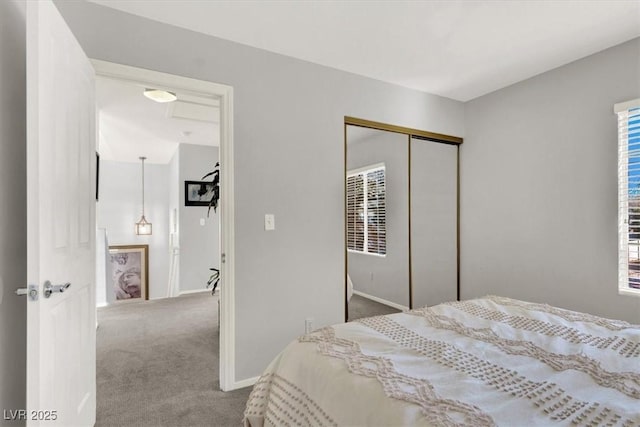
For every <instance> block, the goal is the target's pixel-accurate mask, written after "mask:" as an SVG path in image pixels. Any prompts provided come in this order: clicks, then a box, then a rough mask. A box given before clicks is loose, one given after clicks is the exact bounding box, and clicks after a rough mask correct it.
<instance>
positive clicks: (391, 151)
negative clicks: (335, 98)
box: [347, 126, 409, 307]
mask: <svg viewBox="0 0 640 427" xmlns="http://www.w3.org/2000/svg"><path fill="white" fill-rule="evenodd" d="M361 129H362V128H358V127H355V126H347V141H349V143H348V144H347V171H349V170H352V169H359V168H362V167H365V166H371V165H374V164H377V163H384V164H385V169H386V170H385V180H386V182H385V185H386V193H387V199H386V210H387V212H386V216H387V217H386V227H387V254H386V255H385V256H384V257H381V256H376V255H366V254H361V253H357V252H348V253H347V263H348V272H349V275H350V277H351V281H352V282H353V289H354V290H356V291H360V292H364V293H365V294H369V295H372V296H374V297H378V298H382V299H384V300H386V301H390V302H393V303H396V304H400V305H402V306H405V307H409V139H408V137H407V135H403V134H399V133H393V132H386V131H381V130H375V131H373V130H366V135H367V137H366V138H365V139H358V135H359V134H360V133H361ZM353 140H357V142H350V141H353Z"/></svg>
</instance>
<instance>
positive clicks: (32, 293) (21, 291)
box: [16, 285, 38, 301]
mask: <svg viewBox="0 0 640 427" xmlns="http://www.w3.org/2000/svg"><path fill="white" fill-rule="evenodd" d="M16 295H29V299H30V300H31V301H36V300H37V299H38V287H37V286H36V285H29V287H28V288H18V289H16Z"/></svg>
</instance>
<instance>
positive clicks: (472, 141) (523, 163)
mask: <svg viewBox="0 0 640 427" xmlns="http://www.w3.org/2000/svg"><path fill="white" fill-rule="evenodd" d="M638 97H640V39H635V40H632V41H630V42H627V43H624V44H622V45H619V46H617V47H613V48H611V49H608V50H605V51H603V52H601V53H598V54H595V55H593V56H589V57H587V58H584V59H581V60H579V61H576V62H573V63H571V64H568V65H566V66H563V67H561V68H558V69H555V70H552V71H549V72H547V73H544V74H541V75H539V76H536V77H533V78H531V79H529V80H526V81H523V82H520V83H517V84H515V85H513V86H510V87H508V88H505V89H502V90H499V91H497V92H494V93H492V94H489V95H486V96H483V97H481V98H478V99H475V100H473V101H470V102H468V103H467V104H466V106H465V117H466V132H465V133H466V137H465V142H464V144H463V146H462V148H461V152H460V155H461V167H460V168H461V232H460V233H461V249H462V252H461V281H462V282H461V287H462V289H461V291H462V298H464V299H466V298H472V297H478V296H481V295H485V294H499V295H504V296H509V297H514V298H520V299H524V300H530V301H538V302H547V303H550V304H554V305H558V306H561V307H566V308H569V309H573V310H580V311H586V312H590V313H594V314H598V315H602V316H606V317H613V318H619V319H625V320H627V321H631V322H635V323H640V298H634V297H630V296H619V295H618V290H617V287H618V285H617V160H616V156H617V151H616V147H617V146H616V144H617V142H616V139H617V121H616V120H617V118H616V116H615V114H614V113H613V105H614V104H615V103H617V102H622V101H627V100H630V99H633V98H638Z"/></svg>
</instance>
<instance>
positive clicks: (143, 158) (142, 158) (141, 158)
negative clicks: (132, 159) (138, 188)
mask: <svg viewBox="0 0 640 427" xmlns="http://www.w3.org/2000/svg"><path fill="white" fill-rule="evenodd" d="M145 159H146V157H140V160H142V218H144V160H145ZM145 219H146V218H145Z"/></svg>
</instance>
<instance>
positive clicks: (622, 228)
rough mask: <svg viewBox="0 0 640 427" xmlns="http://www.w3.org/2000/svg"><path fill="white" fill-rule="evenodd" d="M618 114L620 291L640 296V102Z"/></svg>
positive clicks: (627, 105)
mask: <svg viewBox="0 0 640 427" xmlns="http://www.w3.org/2000/svg"><path fill="white" fill-rule="evenodd" d="M614 110H615V112H616V113H617V114H618V291H619V293H620V294H626V295H636V296H640V99H635V100H633V101H629V102H625V103H622V104H616V105H615V109H614Z"/></svg>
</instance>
